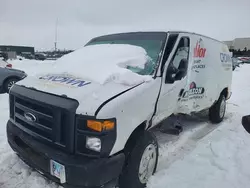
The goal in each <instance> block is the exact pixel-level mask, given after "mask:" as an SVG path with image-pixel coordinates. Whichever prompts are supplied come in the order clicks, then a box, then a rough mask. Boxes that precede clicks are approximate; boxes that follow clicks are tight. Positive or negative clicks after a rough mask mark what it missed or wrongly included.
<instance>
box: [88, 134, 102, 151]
mask: <svg viewBox="0 0 250 188" xmlns="http://www.w3.org/2000/svg"><path fill="white" fill-rule="evenodd" d="M86 148H88V149H91V150H94V151H97V152H100V151H101V148H102V142H101V140H100V138H96V137H88V136H87V137H86Z"/></svg>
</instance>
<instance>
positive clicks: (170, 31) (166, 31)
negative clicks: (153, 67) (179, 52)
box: [95, 29, 225, 44]
mask: <svg viewBox="0 0 250 188" xmlns="http://www.w3.org/2000/svg"><path fill="white" fill-rule="evenodd" d="M143 32H158V33H188V34H194V35H198V36H201V37H206V38H209V39H211V40H214V41H217V42H220V43H223V44H225V43H224V42H223V41H220V40H218V39H215V38H212V37H208V36H206V35H202V34H199V33H195V32H190V31H185V30H151V29H149V30H148V29H147V30H138V31H124V32H118V33H117V32H116V33H109V34H107V35H100V37H101V36H109V35H114V34H124V33H143ZM98 37H99V36H97V37H95V38H98Z"/></svg>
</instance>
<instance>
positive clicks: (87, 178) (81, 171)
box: [7, 121, 125, 188]
mask: <svg viewBox="0 0 250 188" xmlns="http://www.w3.org/2000/svg"><path fill="white" fill-rule="evenodd" d="M7 137H8V142H9V144H10V146H11V148H12V149H13V150H14V151H15V152H16V153H17V154H18V156H19V157H20V158H21V159H22V160H23V161H24V162H25V163H27V164H28V165H29V166H30V167H32V168H34V169H36V170H37V171H38V172H40V173H41V174H42V175H44V176H45V177H47V178H49V179H51V180H53V181H54V182H57V183H59V184H60V180H59V179H58V178H56V177H54V176H52V175H51V174H50V160H51V159H52V160H55V161H57V162H59V163H60V164H63V165H64V166H65V170H66V183H65V184H62V185H63V186H64V187H81V188H99V187H102V188H104V187H110V186H111V187H112V186H113V187H114V186H115V184H116V183H117V179H118V177H119V175H120V173H121V171H122V167H123V163H124V160H125V156H124V154H123V153H120V154H117V155H115V156H112V157H109V158H98V159H93V158H89V157H82V156H76V155H69V154H66V153H64V152H61V151H59V150H55V149H54V148H51V147H48V146H47V145H44V144H42V143H40V142H37V141H36V140H35V139H34V138H33V137H31V136H30V135H28V134H26V133H25V132H23V131H22V130H21V129H19V128H18V127H16V126H15V125H14V124H13V123H12V122H11V121H8V123H7Z"/></svg>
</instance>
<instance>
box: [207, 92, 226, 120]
mask: <svg viewBox="0 0 250 188" xmlns="http://www.w3.org/2000/svg"><path fill="white" fill-rule="evenodd" d="M225 113H226V97H225V96H224V95H221V96H220V98H219V100H218V101H217V102H216V103H215V104H214V105H213V106H212V107H211V108H210V109H209V119H210V121H211V122H212V123H220V122H222V120H223V119H224V116H225Z"/></svg>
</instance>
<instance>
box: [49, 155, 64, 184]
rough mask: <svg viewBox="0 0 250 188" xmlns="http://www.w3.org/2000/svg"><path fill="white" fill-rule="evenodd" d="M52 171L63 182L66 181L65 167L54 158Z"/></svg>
mask: <svg viewBox="0 0 250 188" xmlns="http://www.w3.org/2000/svg"><path fill="white" fill-rule="evenodd" d="M50 173H51V175H52V176H55V177H57V178H59V179H60V182H61V183H66V173H65V167H64V166H63V165H62V164H60V163H58V162H56V161H53V160H50Z"/></svg>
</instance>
